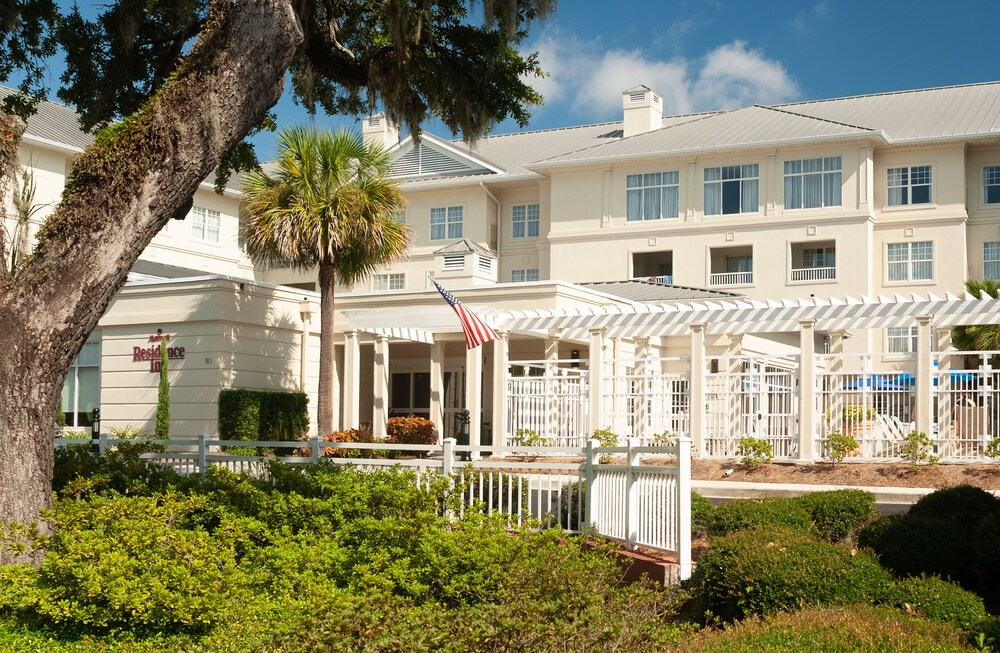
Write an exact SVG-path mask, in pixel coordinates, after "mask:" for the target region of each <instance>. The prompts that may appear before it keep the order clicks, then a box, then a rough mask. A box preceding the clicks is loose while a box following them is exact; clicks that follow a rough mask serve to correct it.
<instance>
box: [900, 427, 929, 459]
mask: <svg viewBox="0 0 1000 653" xmlns="http://www.w3.org/2000/svg"><path fill="white" fill-rule="evenodd" d="M933 452H934V440H931V439H930V437H928V436H927V434H926V433H921V432H920V431H911V432H910V434H909V435H907V436H906V437H904V438H903V444H902V446H900V448H899V454H900V455H901V456H902V457H903V460H905V461H906V462H908V463H910V466H911V467H919V466H920V465H933V464H934V463H936V462H937V461H938V457H937V456H935V455H934V453H933Z"/></svg>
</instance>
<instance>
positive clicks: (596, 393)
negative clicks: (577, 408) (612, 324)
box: [586, 329, 604, 438]
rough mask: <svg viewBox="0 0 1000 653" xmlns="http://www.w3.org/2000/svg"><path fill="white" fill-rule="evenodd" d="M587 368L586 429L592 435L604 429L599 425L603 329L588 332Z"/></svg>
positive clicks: (602, 372)
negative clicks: (587, 402) (587, 404)
mask: <svg viewBox="0 0 1000 653" xmlns="http://www.w3.org/2000/svg"><path fill="white" fill-rule="evenodd" d="M588 367H589V372H590V379H589V382H590V386H589V391H590V397H589V399H590V406H589V412H590V415H589V417H588V420H587V421H588V425H587V428H588V430H589V433H587V434H586V437H588V438H589V437H590V436H591V435H593V433H594V431H597V430H598V429H601V428H604V427H603V426H602V425H601V418H602V415H601V392H602V386H603V385H604V383H603V381H604V378H603V377H604V329H591V330H590V351H589V352H588Z"/></svg>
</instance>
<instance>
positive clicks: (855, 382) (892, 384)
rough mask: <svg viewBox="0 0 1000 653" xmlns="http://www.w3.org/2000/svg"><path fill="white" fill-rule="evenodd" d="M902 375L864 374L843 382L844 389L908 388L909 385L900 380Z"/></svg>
mask: <svg viewBox="0 0 1000 653" xmlns="http://www.w3.org/2000/svg"><path fill="white" fill-rule="evenodd" d="M902 376H904V375H899V376H892V377H888V376H882V375H881V374H866V375H864V376H863V377H858V378H856V379H851V380H850V381H845V382H844V389H845V390H861V389H863V388H870V389H872V390H879V391H883V392H884V391H889V390H908V389H909V386H908V385H906V384H905V383H904V382H903V381H902Z"/></svg>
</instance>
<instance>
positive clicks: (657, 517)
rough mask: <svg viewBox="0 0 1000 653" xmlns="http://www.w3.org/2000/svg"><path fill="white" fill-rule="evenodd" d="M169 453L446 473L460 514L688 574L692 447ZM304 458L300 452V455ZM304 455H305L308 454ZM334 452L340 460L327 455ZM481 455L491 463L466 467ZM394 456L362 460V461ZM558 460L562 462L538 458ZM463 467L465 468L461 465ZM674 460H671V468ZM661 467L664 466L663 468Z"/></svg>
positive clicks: (172, 452)
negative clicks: (580, 539)
mask: <svg viewBox="0 0 1000 653" xmlns="http://www.w3.org/2000/svg"><path fill="white" fill-rule="evenodd" d="M122 442H135V441H134V440H116V439H113V438H110V437H108V436H107V435H106V434H102V435H101V436H100V437H99V438H97V439H95V440H94V441H93V442H92V441H91V440H80V439H69V438H57V439H56V446H73V445H88V446H92V447H93V448H94V449H95V451H99V452H100V453H102V454H103V453H104V452H107V451H109V450H110V449H111V448H112V447H114V446H116V445H117V444H119V443H122ZM144 442H148V443H149V444H158V445H163V446H165V447H167V452H166V453H147V454H142V457H143V458H144V459H146V460H148V461H149V462H151V463H157V464H162V465H169V466H171V467H173V468H174V469H176V470H177V471H178V473H180V474H197V473H200V472H201V471H203V470H206V469H208V468H209V467H210V466H217V467H223V468H225V469H228V470H230V471H233V472H237V473H245V474H248V475H252V476H258V477H262V476H265V475H266V474H267V468H268V464H269V462H270V461H273V460H280V461H282V462H285V463H289V464H306V463H316V462H319V461H321V460H323V461H326V462H329V463H331V464H336V465H347V466H351V467H353V468H356V469H360V470H364V471H371V470H376V469H393V468H397V469H405V470H410V471H412V473H413V475H414V479H415V481H416V482H417V483H419V484H422V485H426V484H429V483H430V482H431V481H432V479H434V478H436V477H438V476H439V475H444V476H445V477H447V478H449V479H450V481H451V487H452V488H453V492H454V493H455V494H454V495H453V497H454V498H456V499H460V501H459V502H458V505H459V508H458V512H459V513H462V512H464V511H465V510H482V511H485V512H488V513H490V514H501V515H507V516H509V519H510V520H511V522H512V523H516V524H518V525H521V524H534V525H539V526H542V527H554V526H558V527H560V528H563V529H564V530H566V531H569V532H574V533H576V532H585V531H587V530H588V525H591V526H592V527H593V529H594V531H595V532H596V533H597V534H599V535H602V536H604V537H607V538H609V539H613V540H616V541H620V542H621V543H622V544H624V545H625V547H626V548H627V549H629V550H634V549H635V548H636V547H640V546H641V547H645V548H649V549H654V550H657V551H662V552H664V553H669V554H672V555H674V556H676V559H677V565H678V576H679V578H680V579H682V580H684V579H687V578H689V577H690V575H691V441H690V439H688V438H684V437H681V438H678V439H677V441H676V442H675V443H674V444H670V445H666V446H656V447H643V446H640V441H639V440H638V439H635V438H633V439H630V440H629V441H628V443H627V444H626V446H623V447H601V446H600V445H599V443H598V442H597V441H596V440H588V441H587V442H586V444H585V446H583V447H543V448H540V447H538V446H533V447H479V448H473V447H471V446H467V445H466V446H460V445H456V444H455V440H454V439H453V438H446V439H445V440H444V443H443V444H442V445H403V444H384V443H371V444H366V443H339V442H324V441H322V440H321V439H320V438H318V437H313V438H311V439H310V440H309V441H308V442H266V441H239V442H238V443H234V441H232V440H218V439H214V438H210V437H209V436H207V435H202V436H199V437H198V438H184V439H181V438H174V439H169V440H144ZM234 444H238V446H241V447H267V448H270V449H279V450H280V449H286V450H287V449H293V451H292V452H291V453H293V454H295V455H288V456H243V455H233V454H231V453H227V452H225V451H222V450H221V448H223V447H231V446H234ZM295 450H298V451H295ZM302 450H305V451H308V454H307V455H302V454H303V453H304V451H302ZM331 450H335V452H336V453H338V454H341V452H342V455H333V456H331V455H329V453H330V451H331ZM477 451H478V452H479V453H480V454H487V455H489V457H488V458H481V459H477V460H468V459H470V458H471V457H472V456H474V455H476V452H477ZM363 452H369V454H370V455H382V456H385V455H394V456H396V457H391V458H390V457H371V458H368V457H365V458H356V457H351V456H356V455H364V453H363ZM552 454H556V455H558V456H559V458H560V460H559V461H558V462H545V461H535V460H533V459H534V458H537V457H539V456H540V455H541V456H546V457H548V456H550V455H552ZM650 456H656V457H657V458H658V459H662V460H664V461H666V462H667V464H657V465H652V464H650V465H644V464H642V459H643V457H650ZM462 459H466V460H462ZM671 459H672V460H671ZM656 462H657V463H660V462H661V461H660V460H657V461H656Z"/></svg>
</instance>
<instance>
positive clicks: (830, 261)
mask: <svg viewBox="0 0 1000 653" xmlns="http://www.w3.org/2000/svg"><path fill="white" fill-rule="evenodd" d="M810 254H813V255H815V256H818V257H819V258H821V259H822V261H821V263H820V264H819V265H811V264H810V263H815V261H809V260H808V256H809V255H810ZM802 267H803V268H806V269H812V268H835V267H837V248H836V246H834V245H830V246H828V247H803V248H802Z"/></svg>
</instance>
